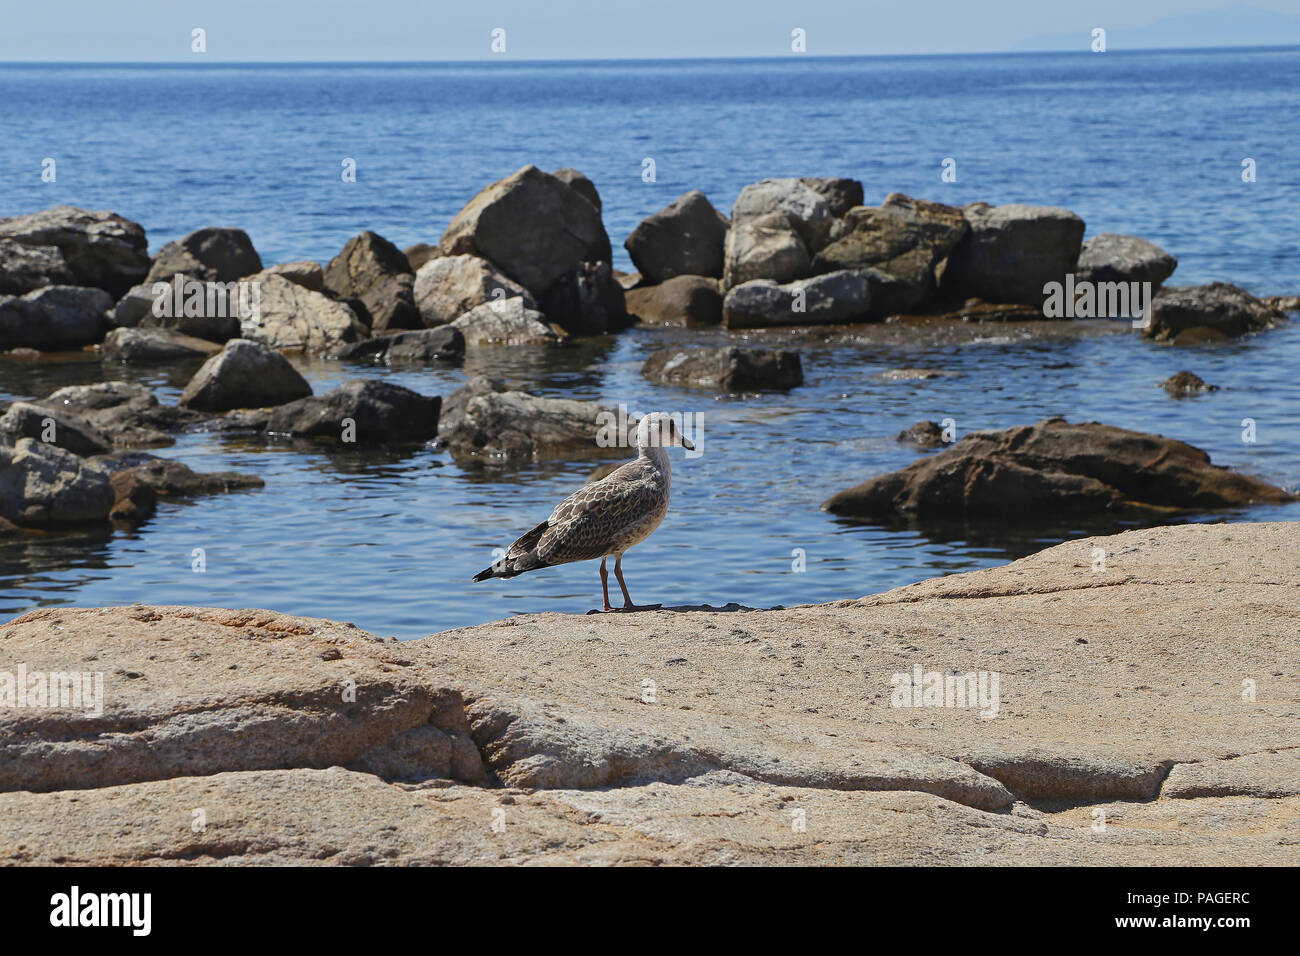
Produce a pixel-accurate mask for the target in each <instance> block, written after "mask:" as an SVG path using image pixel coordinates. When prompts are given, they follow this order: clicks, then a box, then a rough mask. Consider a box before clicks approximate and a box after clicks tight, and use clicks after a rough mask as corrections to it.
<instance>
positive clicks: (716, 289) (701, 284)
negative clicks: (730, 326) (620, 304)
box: [625, 276, 722, 326]
mask: <svg viewBox="0 0 1300 956" xmlns="http://www.w3.org/2000/svg"><path fill="white" fill-rule="evenodd" d="M625 301H626V304H627V310H628V312H630V313H631V314H633V315H635V316H637V317H639V318H640V319H641V322H642V324H644V325H685V326H699V325H717V324H719V323H720V322H721V321H722V284H721V283H720V282H719V281H718V280H717V279H708V278H705V277H704V276H676V277H674V278H672V279H669V280H668V281H667V282H663V283H660V284H659V285H649V286H642V287H641V288H639V289H631V290H629V291H628V292H626V293H625Z"/></svg>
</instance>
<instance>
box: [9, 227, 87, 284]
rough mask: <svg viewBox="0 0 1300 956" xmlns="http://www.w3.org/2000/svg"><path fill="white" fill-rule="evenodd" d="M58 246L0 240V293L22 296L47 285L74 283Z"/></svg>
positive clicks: (74, 277) (74, 278)
mask: <svg viewBox="0 0 1300 956" xmlns="http://www.w3.org/2000/svg"><path fill="white" fill-rule="evenodd" d="M76 281H77V278H76V276H74V275H73V274H72V270H71V269H69V268H68V263H67V261H66V260H65V259H64V258H63V253H62V252H60V251H59V247H58V246H29V245H28V244H27V243H25V242H19V241H18V240H16V239H0V295H24V294H26V293H28V292H31V291H33V290H35V289H40V288H42V287H43V286H47V285H75V284H76Z"/></svg>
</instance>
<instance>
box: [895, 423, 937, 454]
mask: <svg viewBox="0 0 1300 956" xmlns="http://www.w3.org/2000/svg"><path fill="white" fill-rule="evenodd" d="M897 438H898V440H899V441H901V442H905V443H906V444H909V445H916V446H917V447H919V448H939V447H940V446H942V445H946V444H947V442H945V441H944V440H943V429H942V428H940V427H939V426H938V425H937V424H936V423H935V422H930V421H925V422H917V423H916V424H915V425H912V426H911V427H910V428H907V429H906V430H905V431H901V432H899V433H898V435H897Z"/></svg>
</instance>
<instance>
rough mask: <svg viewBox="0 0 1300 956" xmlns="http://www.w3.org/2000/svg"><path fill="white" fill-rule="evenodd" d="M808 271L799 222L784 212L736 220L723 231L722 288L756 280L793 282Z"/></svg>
mask: <svg viewBox="0 0 1300 956" xmlns="http://www.w3.org/2000/svg"><path fill="white" fill-rule="evenodd" d="M811 269H812V261H811V259H810V258H809V256H808V246H807V244H806V242H805V241H804V239H803V237H802V236H801V235H800V233H799V222H798V220H797V219H795V218H794V217H793V216H791V215H789V214H788V213H786V212H784V211H779V210H778V211H776V212H769V213H764V214H762V215H758V216H747V217H746V218H744V219H736V220H733V221H732V224H731V228H730V229H728V230H727V243H726V252H725V264H724V266H723V274H722V285H723V288H726V289H731V288H733V287H734V286H738V285H742V284H744V283H746V282H753V281H754V280H756V279H769V280H771V281H772V282H793V281H794V280H795V279H802V278H803V277H804V276H806V275H808V274H809V272H810V271H811Z"/></svg>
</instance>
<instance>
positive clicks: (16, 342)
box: [0, 285, 113, 352]
mask: <svg viewBox="0 0 1300 956" xmlns="http://www.w3.org/2000/svg"><path fill="white" fill-rule="evenodd" d="M112 307H113V300H112V298H110V297H109V295H108V293H106V292H104V291H103V290H102V289H89V288H82V287H80V286H69V285H52V286H46V287H45V288H42V289H37V290H36V291H34V292H28V293H27V294H26V295H21V296H7V295H0V349H14V348H32V349H40V350H41V351H42V352H57V351H60V350H64V349H79V348H81V347H82V346H85V345H93V344H95V343H96V342H100V341H102V340H103V338H104V335H105V333H107V331H108V310H109V309H111V308H112Z"/></svg>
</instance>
